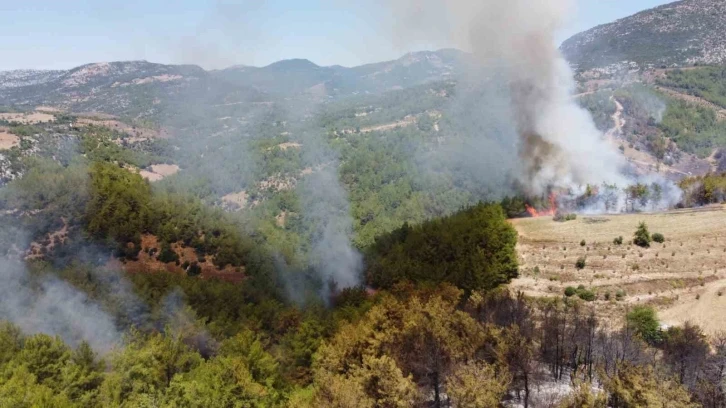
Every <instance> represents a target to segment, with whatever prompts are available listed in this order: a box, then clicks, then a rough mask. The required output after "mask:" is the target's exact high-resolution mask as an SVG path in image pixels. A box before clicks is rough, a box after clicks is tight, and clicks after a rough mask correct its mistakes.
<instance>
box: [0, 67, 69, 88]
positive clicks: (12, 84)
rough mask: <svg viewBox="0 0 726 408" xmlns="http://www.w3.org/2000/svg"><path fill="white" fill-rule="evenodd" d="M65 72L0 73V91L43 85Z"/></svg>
mask: <svg viewBox="0 0 726 408" xmlns="http://www.w3.org/2000/svg"><path fill="white" fill-rule="evenodd" d="M65 72H66V71H45V70H35V69H19V70H15V71H1V72H0V90H3V89H11V88H20V87H23V86H30V85H40V84H44V83H46V82H49V81H52V80H54V79H56V78H58V77H60V76H61V75H63V74H64V73H65Z"/></svg>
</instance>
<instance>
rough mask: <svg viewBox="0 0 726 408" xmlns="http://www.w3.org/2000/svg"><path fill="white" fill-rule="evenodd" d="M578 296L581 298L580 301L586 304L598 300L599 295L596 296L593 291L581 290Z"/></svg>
mask: <svg viewBox="0 0 726 408" xmlns="http://www.w3.org/2000/svg"><path fill="white" fill-rule="evenodd" d="M577 296H579V297H580V299H582V300H584V301H586V302H593V301H594V300H595V299H597V295H595V292H593V291H591V290H581V291H579V292H578V293H577Z"/></svg>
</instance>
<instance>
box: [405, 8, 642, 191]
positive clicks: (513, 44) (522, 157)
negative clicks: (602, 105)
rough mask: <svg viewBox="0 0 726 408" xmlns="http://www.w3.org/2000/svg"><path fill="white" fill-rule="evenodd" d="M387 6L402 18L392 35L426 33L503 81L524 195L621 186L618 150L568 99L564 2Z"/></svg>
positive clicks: (477, 72)
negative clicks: (559, 36) (561, 35)
mask: <svg viewBox="0 0 726 408" xmlns="http://www.w3.org/2000/svg"><path fill="white" fill-rule="evenodd" d="M392 5H393V9H394V12H395V14H396V16H398V17H400V19H399V20H398V21H402V22H404V24H403V25H400V26H398V27H397V29H396V35H397V36H398V40H397V41H401V40H402V39H403V40H404V41H405V40H406V39H407V38H410V39H413V38H415V39H416V41H419V42H420V41H422V39H424V38H427V37H428V41H429V42H432V43H446V44H449V45H454V46H456V47H459V48H462V49H465V50H468V51H470V52H471V53H472V54H473V58H474V60H475V64H474V66H475V68H473V70H474V72H472V75H474V76H478V77H482V78H484V77H489V78H503V80H504V81H506V88H507V89H508V95H507V97H508V99H509V104H510V114H509V115H508V116H509V117H511V119H512V120H513V123H512V124H513V126H514V128H515V129H516V134H517V135H518V138H517V140H516V143H517V145H518V151H519V161H520V163H519V166H517V169H516V173H517V176H518V178H519V179H520V181H521V183H522V185H523V187H524V188H525V189H526V190H528V191H527V192H528V193H530V194H543V193H546V192H547V191H548V190H549V189H552V188H570V187H572V186H578V185H585V184H587V183H590V184H595V185H599V184H603V183H610V184H613V183H614V184H618V185H626V184H627V182H626V178H625V177H624V176H622V169H623V168H624V167H625V162H624V160H623V158H622V156H620V155H618V153H617V152H616V151H615V149H614V148H613V147H611V146H610V145H608V144H607V143H606V142H605V141H604V140H603V138H602V134H601V133H600V132H599V131H598V130H597V129H596V127H595V125H594V123H593V121H592V118H591V117H590V115H589V114H588V113H587V112H586V111H585V110H584V109H582V108H580V107H579V106H578V105H577V103H576V101H575V100H574V99H573V98H572V93H573V92H572V91H573V89H574V81H573V79H572V72H571V70H570V68H569V66H568V65H567V63H566V61H565V60H564V59H563V57H562V56H561V54H560V52H559V51H558V49H557V47H556V45H555V34H556V32H557V30H558V29H559V28H560V27H561V25H562V24H563V22H564V21H565V19H566V17H567V15H568V13H569V12H570V11H571V10H572V9H573V6H574V5H573V4H572V2H571V1H569V0H554V1H550V0H547V1H545V0H535V1H532V0H511V1H500V0H483V1H471V0H449V1H443V0H427V1H424V2H420V1H414V0H398V1H395V2H393V3H392ZM486 109H487V106H481V110H482V111H485V110H486ZM481 137H489V135H481ZM482 160H486V158H482Z"/></svg>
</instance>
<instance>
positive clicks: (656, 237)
mask: <svg viewBox="0 0 726 408" xmlns="http://www.w3.org/2000/svg"><path fill="white" fill-rule="evenodd" d="M651 238H652V239H653V241H655V242H657V243H659V244H662V243H664V242H665V237H664V236H663V234H661V233H660V232H656V233H655V234H653V236H652V237H651Z"/></svg>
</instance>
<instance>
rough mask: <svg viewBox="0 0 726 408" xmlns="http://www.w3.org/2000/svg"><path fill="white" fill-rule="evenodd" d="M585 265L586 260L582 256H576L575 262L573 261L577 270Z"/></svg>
mask: <svg viewBox="0 0 726 408" xmlns="http://www.w3.org/2000/svg"><path fill="white" fill-rule="evenodd" d="M586 265H587V260H586V259H585V258H584V257H580V258H577V262H575V267H576V268H577V269H579V270H582V269H585V266H586Z"/></svg>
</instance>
